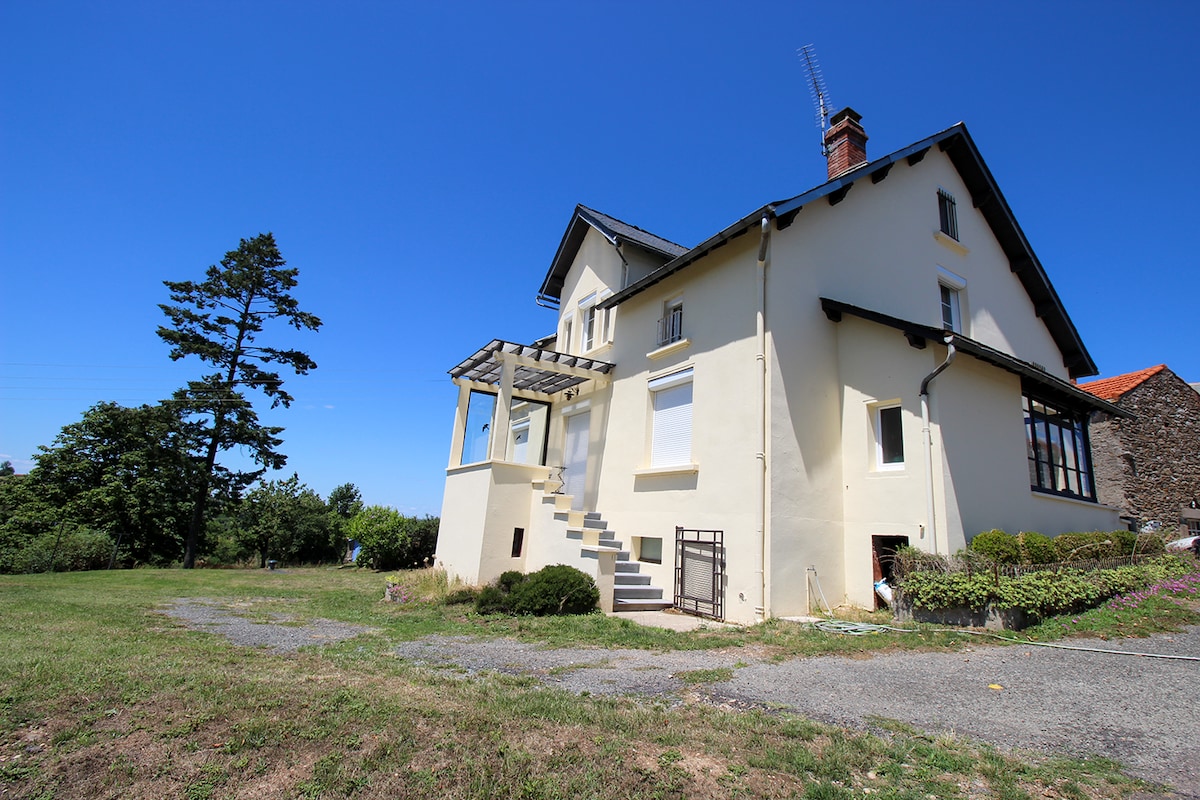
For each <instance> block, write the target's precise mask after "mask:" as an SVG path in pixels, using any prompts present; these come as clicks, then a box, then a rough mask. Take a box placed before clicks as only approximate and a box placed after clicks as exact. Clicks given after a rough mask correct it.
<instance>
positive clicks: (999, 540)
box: [970, 530, 1021, 564]
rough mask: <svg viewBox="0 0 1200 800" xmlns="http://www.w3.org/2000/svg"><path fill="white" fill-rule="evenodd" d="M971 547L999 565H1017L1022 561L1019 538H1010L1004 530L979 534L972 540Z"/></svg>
mask: <svg viewBox="0 0 1200 800" xmlns="http://www.w3.org/2000/svg"><path fill="white" fill-rule="evenodd" d="M970 547H971V549H972V550H974V551H975V552H976V553H979V554H981V555H985V556H987V557H988V558H990V559H991V560H992V561H995V562H996V563H997V564H1017V563H1020V561H1021V546H1020V545H1019V544H1018V543H1017V537H1015V536H1009V535H1008V534H1007V533H1005V532H1004V531H1002V530H990V531H984V532H983V533H980V534H977V535H976V536H975V538H974V539H972V540H971V544H970Z"/></svg>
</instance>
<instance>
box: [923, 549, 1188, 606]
mask: <svg viewBox="0 0 1200 800" xmlns="http://www.w3.org/2000/svg"><path fill="white" fill-rule="evenodd" d="M1102 541H1103V540H1102ZM1194 569H1195V567H1194V565H1193V562H1191V561H1190V560H1188V559H1183V558H1180V557H1178V556H1173V555H1166V556H1162V557H1160V558H1157V559H1154V560H1153V561H1147V562H1145V563H1142V564H1137V565H1133V566H1123V567H1115V568H1113V569H1098V570H1091V571H1082V570H1077V569H1061V570H1056V571H1050V570H1047V571H1045V572H1031V573H1027V574H1025V575H1020V576H1018V577H1015V578H1010V577H1007V576H1003V575H997V574H996V573H995V572H988V571H983V572H976V573H967V572H952V573H944V572H937V571H930V572H915V573H912V574H911V575H907V576H905V578H904V580H903V581H902V582H901V583H900V587H899V588H900V591H901V592H903V595H904V597H905V598H906V599H907V600H909V601H911V602H912V604H913V606H914V607H916V608H926V609H944V608H956V607H966V608H971V609H974V610H976V611H980V610H982V609H983V608H985V607H986V606H987V605H988V604H989V603H993V604H995V605H996V606H997V607H999V608H1002V609H1021V610H1023V611H1025V612H1027V613H1029V614H1032V615H1034V616H1038V617H1042V618H1045V617H1051V616H1055V615H1057V614H1068V613H1075V612H1078V611H1083V610H1086V609H1088V608H1094V607H1095V606H1098V605H1100V604H1101V603H1103V602H1104V601H1106V600H1108V599H1109V598H1110V597H1115V596H1117V595H1121V594H1129V593H1130V592H1136V591H1138V590H1140V589H1145V588H1146V587H1148V586H1152V585H1154V584H1156V583H1160V582H1162V581H1165V580H1170V579H1172V578H1179V577H1182V576H1183V575H1186V574H1188V573H1189V572H1190V571H1192V570H1194Z"/></svg>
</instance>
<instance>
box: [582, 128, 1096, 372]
mask: <svg viewBox="0 0 1200 800" xmlns="http://www.w3.org/2000/svg"><path fill="white" fill-rule="evenodd" d="M935 146H936V147H937V148H938V149H940V150H941V151H943V152H945V153H946V155H947V156H949V158H950V161H951V162H952V163H953V164H954V166H955V168H956V169H957V170H958V173H959V175H960V176H961V177H962V179H963V182H964V183H965V184H966V185H967V189H968V190H969V191H970V194H971V201H972V205H973V206H974V207H975V208H977V209H979V212H980V213H981V214H982V215H983V217H984V219H985V220H986V221H987V223H988V225H989V227H991V229H992V233H993V235H994V236H995V237H996V241H997V242H998V243H999V244H1000V247H1001V248H1002V249H1003V251H1004V254H1005V255H1006V256H1007V257H1008V260H1009V267H1010V269H1011V270H1012V271H1013V273H1014V274H1016V276H1017V278H1018V279H1019V280H1020V281H1021V284H1022V286H1024V288H1025V291H1026V293H1027V294H1028V295H1029V299H1030V300H1031V301H1032V302H1033V305H1034V309H1035V312H1036V313H1037V315H1038V317H1039V318H1041V320H1042V323H1043V324H1044V325H1045V326H1046V329H1047V330H1048V331H1049V332H1050V336H1051V337H1052V338H1053V339H1054V343H1055V344H1056V345H1058V349H1059V352H1061V353H1062V356H1063V365H1064V366H1065V367H1066V368H1067V371H1068V373H1069V374H1070V375H1071V377H1072V378H1082V377H1087V376H1089V375H1095V374H1096V373H1097V372H1099V370H1098V369H1097V367H1096V363H1095V362H1094V361H1093V360H1092V357H1091V355H1090V354H1089V353H1088V351H1087V348H1086V347H1084V344H1083V339H1082V338H1081V337H1080V335H1079V331H1078V330H1076V328H1075V323H1073V322H1072V321H1071V318H1070V317H1069V316H1068V315H1067V311H1066V308H1065V307H1064V306H1063V304H1062V300H1061V299H1059V296H1058V293H1057V292H1056V291H1055V290H1054V287H1053V286H1052V285H1051V283H1050V278H1049V276H1047V275H1046V270H1045V269H1044V268H1043V267H1042V263H1041V261H1039V260H1038V257H1037V255H1036V254H1035V253H1034V252H1033V248H1032V247H1031V246H1030V245H1029V241H1028V240H1027V239H1026V238H1025V233H1024V232H1023V231H1022V230H1021V226H1020V225H1018V224H1017V220H1016V217H1014V216H1013V213H1012V209H1011V208H1009V206H1008V201H1006V200H1005V199H1004V195H1003V194H1002V193H1001V192H1000V187H999V185H998V184H997V183H996V179H995V178H994V177H992V173H991V170H989V169H988V167H987V164H985V163H984V161H983V157H982V156H981V155H980V153H979V148H978V147H976V146H975V142H974V140H973V139H971V134H969V133H968V132H967V126H966V125H964V124H963V123H961V122H960V123H958V124H957V125H954V126H952V127H950V128H947V129H946V130H944V131H941V132H939V133H935V134H934V135H933V136H930V137H928V138H925V139H922V140H921V141H919V142H915V143H914V144H911V145H909V146H908V147H904V148H901V149H900V150H897V151H896V152H894V153H891V154H890V155H886V156H883V157H882V158H878V159H875V160H874V161H869V162H867V163H866V164H863V165H862V166H860V167H858V168H857V169H854V170H851V171H850V172H847V173H846V174H844V175H839V176H838V177H836V178H834V179H833V180H830V181H828V182H826V183H823V184H821V185H820V186H817V187H815V188H813V189H811V190H809V191H807V192H805V193H803V194H799V195H796V196H795V197H792V198H789V199H787V200H780V201H777V202H774V203H768V204H767V205H765V206H763V207H762V208H759V209H758V210H756V211H754V212H752V213H750V214H747V215H746V216H744V217H742V218H741V219H740V220H738V221H737V222H735V223H733V224H732V225H730V226H729V227H727V228H725V229H724V230H722V231H720V232H719V233H717V234H715V235H713V236H711V237H709V238H708V239H706V240H705V241H703V242H701V243H700V244H698V245H696V246H695V247H693V248H692V249H691V250H689V251H687V252H686V253H683V254H682V255H680V256H678V257H676V258H674V259H673V260H671V261H670V262H668V263H666V264H664V265H663V266H662V267H660V268H659V269H657V270H655V271H654V272H651V273H650V274H649V275H647V276H646V277H644V278H642V279H641V280H639V281H637V282H635V283H632V284H630V285H629V286H627V287H626V288H625V289H623V290H621V291H619V292H617V293H616V294H614V295H613V296H612V297H610V298H608V299H607V300H605V301H604V302H602V303H601V304H600V307H601V308H611V307H613V306H616V305H619V304H620V303H622V302H624V301H625V300H628V299H629V298H631V297H633V296H634V295H637V294H639V293H641V292H642V291H644V290H646V289H648V288H649V287H651V286H653V285H655V284H656V283H658V282H660V281H662V280H664V279H665V278H667V277H669V276H670V275H673V274H674V273H676V272H678V271H679V270H681V269H684V268H685V267H687V266H688V265H690V264H692V263H694V262H696V261H698V260H699V259H701V258H703V257H704V256H706V255H708V254H709V253H710V252H712V251H713V250H716V249H717V248H719V247H722V246H724V245H725V244H726V243H728V242H729V241H730V240H731V239H735V238H737V237H739V236H742V235H744V234H746V233H748V232H750V231H751V230H752V229H754V228H757V226H758V225H759V224H760V223H761V220H762V218H763V217H764V216H767V217H769V218H771V219H773V220H774V221H775V227H776V228H777V229H778V230H784V229H785V228H787V227H788V226H789V225H791V224H792V221H793V220H794V219H795V217H796V215H797V214H798V213H799V212H800V211H801V210H802V209H803V208H804V206H806V205H808V204H810V203H814V202H816V201H818V200H821V199H825V200H827V202H829V203H830V204H831V205H836V204H837V203H839V202H841V200H842V198H844V197H845V196H846V193H847V192H849V191H850V189H851V187H853V186H854V184H855V182H856V181H862V180H866V179H867V178H870V179H871V182H872V183H878V182H879V181H881V180H884V179H885V178H886V177H887V174H888V172H889V171H891V169H892V167H893V166H895V165H896V164H897V163H899V162H901V161H905V162H907V163H908V164H909V165H910V166H911V165H914V164H917V163H919V162H920V161H921V160H922V159H923V158H924V157H925V155H926V153H928V152H929V150H930V149H931V148H933V147H935ZM560 249H561V248H560Z"/></svg>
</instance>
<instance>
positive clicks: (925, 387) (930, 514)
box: [921, 335, 958, 555]
mask: <svg viewBox="0 0 1200 800" xmlns="http://www.w3.org/2000/svg"><path fill="white" fill-rule="evenodd" d="M944 341H945V343H946V360H945V361H943V362H942V363H941V364H939V365H938V368H937V369H935V370H934V371H933V372H931V373H929V374H928V375H926V376H925V380H923V381H921V435H922V436H923V437H924V438H925V467H926V469H925V527H926V528H928V530H929V543H930V544H931V545H932V546H933V554H934V555H937V552H938V547H937V519H936V517H935V516H934V505H933V435H932V434H931V433H930V431H929V385H930V384H931V383H933V380H934V378H936V377H937V376H938V375H940V374H942V372H943V371H944V370H945V369H946V368H947V367H949V366H950V364H951V363H953V361H954V356H955V355H956V354H957V352H958V351H957V350H955V349H954V336H953V335H947V336H946V337H945V340H944ZM948 546H949V543H948V542H947V547H948Z"/></svg>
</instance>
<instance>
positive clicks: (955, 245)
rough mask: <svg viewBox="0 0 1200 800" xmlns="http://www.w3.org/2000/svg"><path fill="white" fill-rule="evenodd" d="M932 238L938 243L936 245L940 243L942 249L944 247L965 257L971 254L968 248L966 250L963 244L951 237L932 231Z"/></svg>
mask: <svg viewBox="0 0 1200 800" xmlns="http://www.w3.org/2000/svg"><path fill="white" fill-rule="evenodd" d="M933 238H934V239H936V240H937V241H938V243H940V244H941V245H942V246H943V247H945V248H947V249H949V250H953V251H954V252H956V253H958V254H959V255H960V256H965V255H967V254H968V253H970V252H971V250H970V248H968V247H967V246H966V245H965V244H963V243H962V242H960V241H958V240H957V239H955V238H954V237H952V236H947V235H946V234H944V233H942V232H941V231H934V232H933Z"/></svg>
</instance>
